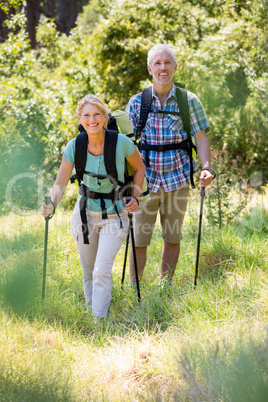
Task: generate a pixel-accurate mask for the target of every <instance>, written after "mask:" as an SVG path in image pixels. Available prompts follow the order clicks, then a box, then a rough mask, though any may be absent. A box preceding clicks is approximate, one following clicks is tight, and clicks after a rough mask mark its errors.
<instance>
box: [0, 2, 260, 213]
mask: <svg viewBox="0 0 268 402" xmlns="http://www.w3.org/2000/svg"><path fill="white" fill-rule="evenodd" d="M83 4H84V3H83ZM17 5H18V6H19V5H20V2H19V1H15V0H14V1H11V0H10V1H4V2H1V8H2V9H3V10H4V11H5V12H8V10H9V9H10V7H15V8H16V7H17ZM267 7H268V4H267V0H261V1H254V2H251V1H246V0H245V1H238V0H228V1H221V0H202V1H195V0H193V1H191V2H189V1H185V0H179V1H178V0H170V1H161V0H156V1H155V2H148V1H146V0H141V1H140V2H139V3H138V4H136V3H135V2H133V1H130V0H124V1H119V0H113V1H106V0H94V1H92V2H90V3H89V4H88V5H86V6H85V7H84V9H83V13H81V14H80V16H79V18H78V20H77V26H76V28H74V29H73V30H72V31H71V34H70V36H68V37H67V36H65V35H62V34H59V32H58V31H57V29H56V25H55V22H54V21H53V20H51V19H47V18H43V19H42V20H41V22H40V24H39V26H38V27H37V41H38V49H37V50H36V51H33V50H32V49H31V48H30V44H29V40H28V35H27V33H26V20H25V17H24V16H23V15H22V14H20V13H18V12H17V11H18V9H17V10H16V13H15V14H14V15H13V16H12V17H11V18H10V19H9V20H7V21H6V23H7V25H8V27H9V31H10V34H9V37H8V39H7V40H6V41H5V42H3V43H1V44H0V77H1V78H0V86H1V95H0V119H1V124H0V137H1V151H0V152H1V155H0V156H1V167H0V174H1V178H2V179H3V180H1V188H0V190H1V191H0V206H1V211H2V212H4V211H7V210H8V209H9V207H8V206H7V200H6V198H7V197H6V191H7V187H8V184H10V181H12V179H13V181H14V180H15V179H16V178H15V176H16V174H21V173H24V174H25V175H26V177H24V179H23V180H24V183H22V182H20V180H22V179H18V180H17V181H16V185H14V186H13V189H12V194H13V193H14V197H15V199H16V202H15V204H18V206H19V207H23V208H33V207H34V206H35V207H37V204H38V202H39V201H38V199H39V197H40V193H41V192H42V191H43V192H44V191H46V188H47V187H48V185H50V184H51V182H52V180H53V179H54V177H55V173H56V170H57V167H58V166H59V163H60V158H61V150H62V148H63V147H64V145H65V144H66V142H67V140H69V139H70V138H72V137H74V136H75V135H76V133H77V119H76V115H75V108H76V103H77V101H78V100H79V99H80V98H82V97H83V96H84V95H85V94H86V93H88V92H94V93H96V94H98V95H100V96H101V97H102V98H103V99H104V100H105V101H107V102H108V103H109V105H110V107H111V108H112V109H117V108H125V106H126V104H127V102H128V100H129V98H130V96H132V95H133V94H135V93H137V92H138V91H140V90H141V89H143V88H144V87H145V86H147V85H149V82H150V81H149V78H150V77H149V75H148V72H147V68H146V59H147V51H148V49H149V48H150V47H151V46H152V45H154V44H156V43H158V42H165V43H169V44H170V45H171V46H173V48H174V49H175V51H176V53H177V57H178V68H177V73H176V77H175V80H176V81H180V82H184V83H185V84H186V88H187V89H189V90H190V91H193V92H195V93H196V94H197V95H198V96H199V97H200V99H201V101H202V103H203V105H204V107H205V110H206V112H207V115H208V119H209V122H210V124H211V131H210V133H209V138H210V142H211V144H212V146H213V149H214V150H215V151H217V150H224V151H225V155H226V163H227V166H228V167H229V168H230V167H231V166H232V164H233V161H236V162H235V163H236V165H237V166H240V167H241V169H242V168H243V169H242V170H243V177H244V178H245V179H247V178H248V177H249V176H250V175H252V174H254V172H256V171H261V170H262V176H263V180H264V182H266V180H267V174H268V172H267V168H266V164H267V155H268V139H267V135H266V133H267V129H268V127H267V124H268V123H267V118H266V116H267V112H268V111H267V104H268V102H267V97H268V96H267V93H268V79H267V54H268V52H267V43H268V42H267V26H268V24H267V15H268V14H267ZM23 157H24V159H25V161H23ZM17 161H18V162H17ZM43 172H46V174H45V175H43ZM30 174H32V176H31V179H29V176H27V175H30ZM14 175H15V176H14ZM34 175H35V176H34ZM42 175H43V178H42V187H43V190H42V189H41V185H40V177H41V176H42ZM50 175H51V176H50ZM52 177H53V179H52ZM29 180H30V181H29ZM38 183H39V184H38ZM11 184H12V182H11ZM10 187H11V185H10ZM37 187H39V190H37ZM31 194H33V195H32V197H31ZM20 203H21V204H20ZM11 204H12V203H11Z"/></svg>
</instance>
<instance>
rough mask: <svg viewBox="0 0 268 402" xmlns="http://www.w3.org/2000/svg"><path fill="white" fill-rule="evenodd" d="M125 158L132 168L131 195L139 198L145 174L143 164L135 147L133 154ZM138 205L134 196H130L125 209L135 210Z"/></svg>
mask: <svg viewBox="0 0 268 402" xmlns="http://www.w3.org/2000/svg"><path fill="white" fill-rule="evenodd" d="M126 159H127V161H128V163H129V164H130V166H131V167H132V168H133V170H134V179H133V190H132V196H133V197H137V198H139V196H140V193H141V188H142V184H143V180H144V175H145V166H144V164H143V162H142V159H141V157H140V154H139V152H138V150H137V149H136V148H135V151H134V152H133V154H132V155H131V156H129V157H128V158H126ZM138 207H139V204H138V202H137V201H136V200H135V198H131V200H130V201H129V202H128V203H127V204H126V206H125V208H126V210H127V211H128V212H130V213H133V212H136V211H137V209H138Z"/></svg>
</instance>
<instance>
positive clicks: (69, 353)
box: [0, 193, 268, 402]
mask: <svg viewBox="0 0 268 402" xmlns="http://www.w3.org/2000/svg"><path fill="white" fill-rule="evenodd" d="M264 200H266V199H265V197H263V198H262V200H258V201H257V202H254V203H253V205H252V206H251V207H249V208H248V209H247V210H246V212H244V213H243V214H241V215H239V216H237V218H236V219H234V220H233V221H232V222H231V223H229V224H228V225H225V226H223V227H222V229H219V228H218V227H217V226H212V225H211V224H210V223H209V222H208V221H207V219H206V215H207V210H206V206H207V203H206V199H205V210H204V217H203V227H202V237H201V252H200V261H199V277H198V285H197V287H196V288H194V286H193V281H194V273H195V259H196V244H197V232H198V218H199V201H200V199H199V196H198V193H196V194H194V195H193V196H192V197H191V199H190V202H189V206H188V211H187V215H186V218H185V225H184V238H183V243H182V251H181V256H180V259H179V263H178V266H177V270H176V273H175V278H174V283H173V285H172V287H171V288H161V289H160V288H159V283H158V274H159V270H160V265H159V264H160V254H161V248H162V238H161V233H160V227H159V226H157V227H156V229H155V232H154V237H153V241H152V243H151V246H150V248H149V254H148V263H147V266H146V270H145V274H144V279H143V281H142V284H141V303H140V305H139V303H138V300H137V294H136V292H135V291H133V290H131V289H130V288H129V286H128V280H129V276H128V270H127V272H126V279H125V283H124V285H123V286H121V275H122V266H123V259H124V254H125V245H123V246H122V248H121V250H120V252H119V254H118V256H117V258H116V261H115V264H114V270H113V291H112V304H111V313H110V316H109V317H108V318H106V319H104V320H102V321H101V320H97V319H94V318H92V317H89V316H88V315H87V314H86V311H85V308H84V297H83V289H82V273H81V269H80V265H79V260H78V253H77V251H76V246H75V242H74V239H73V237H72V233H71V213H70V212H68V211H66V210H64V209H59V210H58V211H57V213H56V215H55V216H54V217H53V219H52V220H50V221H49V237H48V258H47V276H46V294H45V298H44V300H43V299H42V296H41V295H42V275H43V253H44V228H45V223H44V218H42V216H40V214H38V213H35V214H28V215H27V214H23V215H16V214H13V213H10V214H9V215H6V216H2V217H1V218H0V220H1V237H0V249H1V257H0V258H1V261H0V262H1V264H0V269H1V275H0V287H1V291H0V295H1V296H0V297H1V300H0V303H1V315H0V320H1V324H0V327H1V338H0V373H1V374H0V400H1V401H254V402H259V401H266V400H267V395H268V320H267V318H268V278H267V265H268V264H267V261H268V240H267V237H268V236H267V234H268V229H267V228H268V212H267V208H265V205H264V202H263V201H264Z"/></svg>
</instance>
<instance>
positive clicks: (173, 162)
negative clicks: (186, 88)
mask: <svg viewBox="0 0 268 402" xmlns="http://www.w3.org/2000/svg"><path fill="white" fill-rule="evenodd" d="M188 103H189V111H190V129H191V134H192V135H195V134H196V133H197V132H199V131H202V130H206V131H208V130H209V123H208V120H207V116H206V113H205V111H204V109H203V106H202V104H201V102H200V100H199V99H198V97H197V96H196V95H195V94H193V93H191V92H188ZM140 105H141V93H139V94H137V95H134V96H132V98H131V99H130V101H129V103H128V105H127V107H126V113H127V114H128V116H129V118H130V120H131V122H132V125H133V129H134V132H135V129H136V127H137V125H138V122H139V116H140ZM151 110H156V111H157V110H165V111H173V112H179V107H178V103H177V100H176V87H175V85H173V87H172V89H171V91H170V93H169V95H168V97H167V99H166V101H165V103H164V105H163V109H162V107H161V103H160V100H159V99H158V97H157V96H156V94H155V92H154V90H153V99H152V106H151ZM186 138H187V132H186V131H185V130H184V129H183V124H182V119H181V117H180V116H175V115H172V114H168V115H166V114H161V113H154V112H151V113H149V115H148V119H147V122H146V126H145V128H144V129H143V130H142V132H141V143H143V142H145V139H146V143H147V144H154V145H155V144H157V145H161V144H173V143H179V142H181V141H183V140H185V139H186ZM141 152H142V154H143V155H144V156H145V151H141ZM149 164H150V167H147V168H146V177H147V179H148V181H149V189H150V191H151V192H154V193H156V192H157V191H158V189H159V187H160V186H161V187H162V188H163V190H164V191H165V192H166V191H173V190H176V189H178V188H180V187H183V186H184V185H185V184H187V183H188V182H189V179H190V161H189V156H188V154H187V152H186V151H184V150H181V149H178V150H170V151H165V152H158V151H149ZM193 165H194V172H197V171H198V167H197V164H196V162H195V161H194V164H193Z"/></svg>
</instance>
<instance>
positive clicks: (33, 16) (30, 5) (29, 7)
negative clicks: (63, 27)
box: [26, 0, 40, 49]
mask: <svg viewBox="0 0 268 402" xmlns="http://www.w3.org/2000/svg"><path fill="white" fill-rule="evenodd" d="M39 3H40V0H35V1H33V0H27V1H26V18H27V25H26V27H27V32H28V34H29V39H30V43H31V47H32V48H33V49H35V48H36V27H37V25H38V22H39V10H38V7H39Z"/></svg>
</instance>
